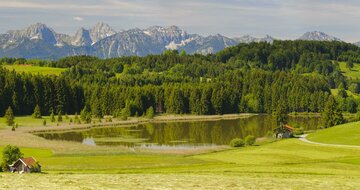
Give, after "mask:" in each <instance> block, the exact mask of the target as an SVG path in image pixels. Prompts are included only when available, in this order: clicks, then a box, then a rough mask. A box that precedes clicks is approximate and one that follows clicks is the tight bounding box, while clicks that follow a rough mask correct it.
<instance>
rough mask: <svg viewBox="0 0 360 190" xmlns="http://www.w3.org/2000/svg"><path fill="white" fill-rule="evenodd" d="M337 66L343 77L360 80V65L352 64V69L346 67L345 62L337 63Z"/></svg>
mask: <svg viewBox="0 0 360 190" xmlns="http://www.w3.org/2000/svg"><path fill="white" fill-rule="evenodd" d="M339 66H340V70H341V72H342V73H343V74H344V76H346V77H348V78H349V79H350V80H358V79H360V72H359V71H360V64H357V63H354V67H353V68H352V69H349V68H347V67H346V62H339Z"/></svg>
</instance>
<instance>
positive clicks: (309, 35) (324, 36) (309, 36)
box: [299, 31, 342, 41]
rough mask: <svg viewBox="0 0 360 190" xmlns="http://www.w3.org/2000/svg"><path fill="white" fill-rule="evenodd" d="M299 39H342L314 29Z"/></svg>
mask: <svg viewBox="0 0 360 190" xmlns="http://www.w3.org/2000/svg"><path fill="white" fill-rule="evenodd" d="M299 40H314V41H342V40H340V39H339V38H337V37H334V36H331V35H328V34H325V33H324V32H319V31H313V32H306V33H305V34H303V35H302V36H300V38H299Z"/></svg>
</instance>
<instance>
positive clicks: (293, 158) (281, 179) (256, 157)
mask: <svg viewBox="0 0 360 190" xmlns="http://www.w3.org/2000/svg"><path fill="white" fill-rule="evenodd" d="M23 150H24V152H28V153H32V154H37V155H38V157H37V159H38V160H39V161H40V162H41V164H42V165H43V170H44V171H45V172H47V173H48V174H35V175H20V176H19V175H17V174H0V179H1V180H0V185H1V187H14V186H12V185H11V184H12V183H11V182H12V180H15V179H16V180H18V181H20V183H17V184H15V185H18V187H20V185H21V184H28V183H30V184H33V185H32V186H30V187H32V188H40V187H54V188H56V187H59V185H61V187H62V188H63V189H66V188H72V189H73V188H75V189H99V188H116V187H120V188H124V189H126V188H141V189H143V188H146V189H159V188H165V189H174V188H175V189H194V188H196V189H209V188H210V189H229V188H230V189H241V188H246V189H324V188H327V189H356V188H357V187H359V185H360V149H351V148H337V147H323V146H317V145H311V144H306V143H304V142H301V141H299V140H298V139H288V140H282V141H278V142H274V143H269V144H265V145H262V146H253V147H246V148H240V149H231V150H227V151H220V152H214V153H206V154H201V155H192V156H174V155H163V154H135V153H133V154H131V153H125V154H115V155H107V156H92V155H76V154H73V155H66V156H63V155H52V154H51V153H50V152H48V151H46V150H41V153H40V152H39V153H36V152H37V151H36V150H33V149H23ZM34 151H35V152H34ZM34 182H36V185H35V184H34Z"/></svg>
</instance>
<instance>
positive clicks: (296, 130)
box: [292, 128, 304, 135]
mask: <svg viewBox="0 0 360 190" xmlns="http://www.w3.org/2000/svg"><path fill="white" fill-rule="evenodd" d="M292 134H293V135H303V134H304V130H303V129H302V128H298V129H295V130H294V131H293V132H292Z"/></svg>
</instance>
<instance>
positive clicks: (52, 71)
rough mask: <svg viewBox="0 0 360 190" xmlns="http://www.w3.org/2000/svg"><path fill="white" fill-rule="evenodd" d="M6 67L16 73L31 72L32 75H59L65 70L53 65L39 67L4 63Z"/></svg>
mask: <svg viewBox="0 0 360 190" xmlns="http://www.w3.org/2000/svg"><path fill="white" fill-rule="evenodd" d="M3 67H5V68H6V69H8V70H10V71H12V70H15V71H16V72H18V73H22V72H25V73H31V74H34V75H37V74H40V75H56V76H59V75H60V74H61V73H62V72H64V71H65V69H63V68H54V67H40V66H33V65H4V66H3Z"/></svg>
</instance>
